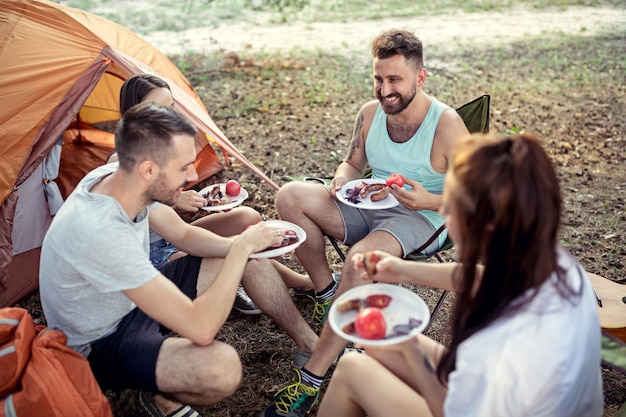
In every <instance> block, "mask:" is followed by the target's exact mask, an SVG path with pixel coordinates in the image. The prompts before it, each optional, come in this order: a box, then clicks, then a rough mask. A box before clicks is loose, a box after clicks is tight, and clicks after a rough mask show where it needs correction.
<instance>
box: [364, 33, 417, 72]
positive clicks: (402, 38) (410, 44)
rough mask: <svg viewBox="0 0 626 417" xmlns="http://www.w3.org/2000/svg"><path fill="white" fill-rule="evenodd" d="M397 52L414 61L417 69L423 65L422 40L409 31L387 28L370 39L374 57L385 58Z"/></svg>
mask: <svg viewBox="0 0 626 417" xmlns="http://www.w3.org/2000/svg"><path fill="white" fill-rule="evenodd" d="M398 54H399V55H402V56H403V57H404V58H405V59H406V60H407V61H409V62H412V63H414V64H415V66H416V68H417V69H420V68H422V67H423V66H424V58H423V53H422V41H420V40H419V39H418V38H417V37H416V36H415V35H414V34H413V33H411V32H409V31H406V30H401V29H389V30H386V31H384V32H383V33H381V34H380V35H378V36H377V37H376V38H374V40H373V41H372V56H373V57H374V58H378V59H386V58H390V57H392V56H394V55H398Z"/></svg>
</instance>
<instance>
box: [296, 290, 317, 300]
mask: <svg viewBox="0 0 626 417" xmlns="http://www.w3.org/2000/svg"><path fill="white" fill-rule="evenodd" d="M293 295H295V296H296V297H309V298H314V297H315V290H314V289H313V288H311V289H310V290H305V289H303V288H294V289H293Z"/></svg>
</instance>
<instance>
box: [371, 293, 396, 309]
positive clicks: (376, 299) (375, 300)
mask: <svg viewBox="0 0 626 417" xmlns="http://www.w3.org/2000/svg"><path fill="white" fill-rule="evenodd" d="M365 301H366V302H367V305H368V306H370V307H378V308H385V307H387V306H388V305H389V303H390V302H391V297H390V296H388V295H387V294H372V295H368V296H367V297H365Z"/></svg>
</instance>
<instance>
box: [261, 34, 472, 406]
mask: <svg viewBox="0 0 626 417" xmlns="http://www.w3.org/2000/svg"><path fill="white" fill-rule="evenodd" d="M372 55H373V69H374V93H375V95H376V98H377V100H373V101H370V102H368V103H365V104H364V105H363V106H362V107H361V109H360V111H359V113H358V114H357V117H356V121H355V124H354V132H353V134H352V139H351V142H350V146H349V151H348V154H347V157H346V159H345V160H344V161H343V162H342V163H341V164H339V166H338V167H337V169H336V171H335V175H334V178H333V180H332V182H331V184H330V187H328V188H326V187H323V186H320V185H318V184H311V183H303V182H291V183H288V184H286V185H285V186H284V187H282V188H281V190H280V191H279V192H278V196H277V198H276V209H277V210H278V214H279V215H280V217H281V218H282V219H283V220H287V221H290V222H293V223H296V224H297V225H299V226H300V227H302V228H303V229H304V230H305V231H306V234H307V239H306V241H305V242H304V243H303V244H302V245H301V246H300V247H299V248H298V249H296V251H295V253H296V256H297V257H298V260H299V261H300V263H301V264H302V266H303V267H304V268H305V269H306V271H307V273H308V274H309V276H310V277H311V280H312V281H313V285H314V287H315V291H316V305H315V311H314V317H313V322H314V323H315V325H316V327H317V330H318V331H321V334H320V339H319V341H318V343H317V347H316V349H315V351H314V353H313V355H312V356H311V358H310V359H309V361H308V362H307V363H306V365H305V366H304V367H303V368H302V369H300V370H295V373H296V375H295V376H294V378H293V380H292V381H291V382H290V383H289V384H288V385H287V386H286V387H285V388H284V389H282V390H281V391H279V392H278V393H277V395H276V397H275V399H274V402H273V403H272V404H270V406H269V407H267V408H266V409H265V410H264V411H263V412H262V413H261V415H262V416H286V415H289V416H304V415H305V414H306V413H307V412H308V411H310V409H311V408H312V407H313V406H314V405H315V403H316V402H317V400H318V396H319V387H320V385H321V382H322V379H323V376H324V374H325V373H326V372H327V371H328V369H329V368H330V366H331V365H332V363H333V362H334V361H335V359H336V358H337V356H338V355H340V354H341V353H342V352H343V350H344V348H345V345H346V343H345V341H344V340H343V339H341V338H340V337H338V336H336V335H335V334H334V333H333V331H332V330H331V329H330V328H329V326H326V325H325V319H326V314H327V312H328V309H329V307H330V304H331V302H332V300H333V299H334V298H335V296H336V295H339V294H341V293H343V292H345V291H346V290H348V289H350V288H353V287H354V286H356V285H361V284H364V283H366V282H365V281H364V280H363V279H362V278H360V272H358V271H356V270H355V268H354V265H353V263H352V260H351V259H352V255H353V254H355V253H365V252H367V251H370V250H374V249H377V250H383V251H386V252H389V253H391V254H394V255H396V256H405V255H407V254H409V253H411V252H413V251H414V250H416V249H418V248H419V247H420V246H422V245H423V244H424V243H425V242H426V241H427V240H428V238H429V237H430V236H431V235H432V234H433V233H434V232H435V231H436V230H437V229H438V228H439V226H441V225H442V224H443V222H444V220H443V218H442V217H441V216H440V215H439V214H438V213H437V210H438V209H439V206H440V204H441V194H442V192H443V181H444V176H445V174H446V171H447V169H448V160H449V157H450V155H451V152H452V149H453V148H454V147H455V145H456V144H457V142H458V141H459V140H460V139H461V138H462V137H464V136H466V135H469V132H468V130H467V128H466V126H465V124H464V122H463V120H462V119H461V118H460V117H459V115H458V114H457V113H456V111H455V110H454V109H452V108H451V107H449V106H446V105H445V104H443V103H441V102H439V101H438V100H436V99H435V98H433V97H431V96H429V95H428V94H426V92H425V91H424V90H423V89H422V86H423V85H424V82H425V81H426V69H425V68H424V66H423V57H422V43H421V41H420V40H419V39H418V38H417V37H415V35H413V34H412V33H410V32H407V31H404V30H396V29H392V30H388V31H385V32H383V33H382V34H380V35H379V36H378V37H376V38H375V39H374V41H373V43H372ZM368 166H369V167H371V168H372V178H374V179H386V178H388V177H389V175H390V174H392V173H400V174H402V175H403V176H404V178H405V180H406V184H405V186H404V187H398V186H397V185H392V186H391V189H390V193H391V194H392V195H393V196H394V197H395V198H396V199H397V200H398V202H399V203H400V204H399V205H398V206H395V207H392V208H388V209H384V210H366V209H360V208H357V207H352V206H350V205H346V204H343V203H342V202H339V201H338V200H337V192H338V191H339V190H340V189H341V188H342V187H343V186H344V185H345V184H346V183H348V182H349V181H352V180H356V179H360V178H362V177H363V175H364V173H365V170H366V168H367V167H368ZM324 234H327V235H330V236H332V237H334V238H336V239H338V240H340V241H342V242H343V243H345V244H347V245H349V246H350V250H349V252H348V254H347V257H346V261H345V263H344V267H343V271H342V275H341V281H340V282H339V283H336V282H335V281H334V280H333V278H332V273H331V271H330V268H329V266H328V261H327V259H326V254H325V241H324ZM445 238H446V236H445V233H444V234H442V235H441V236H440V238H439V241H437V240H435V241H434V242H433V243H432V244H431V245H430V246H428V247H427V248H426V249H425V251H424V252H426V253H432V252H434V251H436V250H437V249H438V248H439V246H440V245H441V244H442V243H443V241H445Z"/></svg>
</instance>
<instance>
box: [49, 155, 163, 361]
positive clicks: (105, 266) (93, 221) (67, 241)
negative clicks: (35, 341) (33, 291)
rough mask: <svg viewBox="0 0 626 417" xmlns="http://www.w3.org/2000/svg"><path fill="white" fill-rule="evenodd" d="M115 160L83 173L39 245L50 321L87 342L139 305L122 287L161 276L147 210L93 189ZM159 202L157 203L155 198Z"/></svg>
mask: <svg viewBox="0 0 626 417" xmlns="http://www.w3.org/2000/svg"><path fill="white" fill-rule="evenodd" d="M116 168H117V163H115V164H108V165H104V166H101V167H98V168H96V169H95V170H93V171H92V172H90V173H89V174H87V175H86V176H85V178H83V180H82V181H81V182H80V183H79V184H78V186H77V187H76V189H75V190H74V192H73V193H72V194H71V195H70V196H69V198H68V199H67V201H65V203H64V204H63V206H62V207H61V209H60V210H59V212H58V213H57V215H56V217H55V218H54V220H53V221H52V224H51V225H50V229H49V230H48V232H47V234H46V237H45V239H44V242H43V246H42V249H41V260H40V272H39V283H40V293H41V304H42V307H43V311H44V315H45V317H46V321H47V325H48V327H51V328H58V329H60V330H62V331H63V332H65V334H66V335H67V337H68V345H69V346H70V347H72V348H74V349H76V350H79V351H83V353H84V349H83V347H84V345H86V344H88V343H90V342H92V341H94V340H97V339H99V338H101V337H103V336H106V335H108V334H110V333H112V332H113V331H115V329H116V327H117V325H118V323H119V322H120V321H121V320H122V318H123V317H124V316H125V315H126V314H128V313H129V312H130V311H131V310H132V309H134V308H135V304H134V303H133V302H132V301H131V300H130V299H128V298H127V297H126V296H125V295H124V293H122V291H123V290H128V289H132V288H137V287H140V286H142V285H144V284H145V283H147V282H149V281H150V280H152V279H154V278H156V277H157V276H158V275H159V271H158V270H157V269H155V268H154V267H153V266H152V263H151V262H150V259H149V237H148V213H149V210H150V208H151V207H147V208H145V209H144V210H142V211H141V213H140V214H139V215H138V216H137V218H136V219H130V218H129V217H128V216H127V214H126V213H125V212H124V210H123V209H122V207H121V206H120V204H119V203H118V201H117V200H115V199H114V198H112V197H110V196H106V195H102V194H93V193H91V192H90V191H89V190H90V189H91V188H92V187H93V185H94V184H96V183H97V182H99V181H100V180H101V179H102V178H103V177H105V176H107V175H109V174H111V173H112V172H113V171H114V170H115V169H116ZM157 204H158V203H157Z"/></svg>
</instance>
